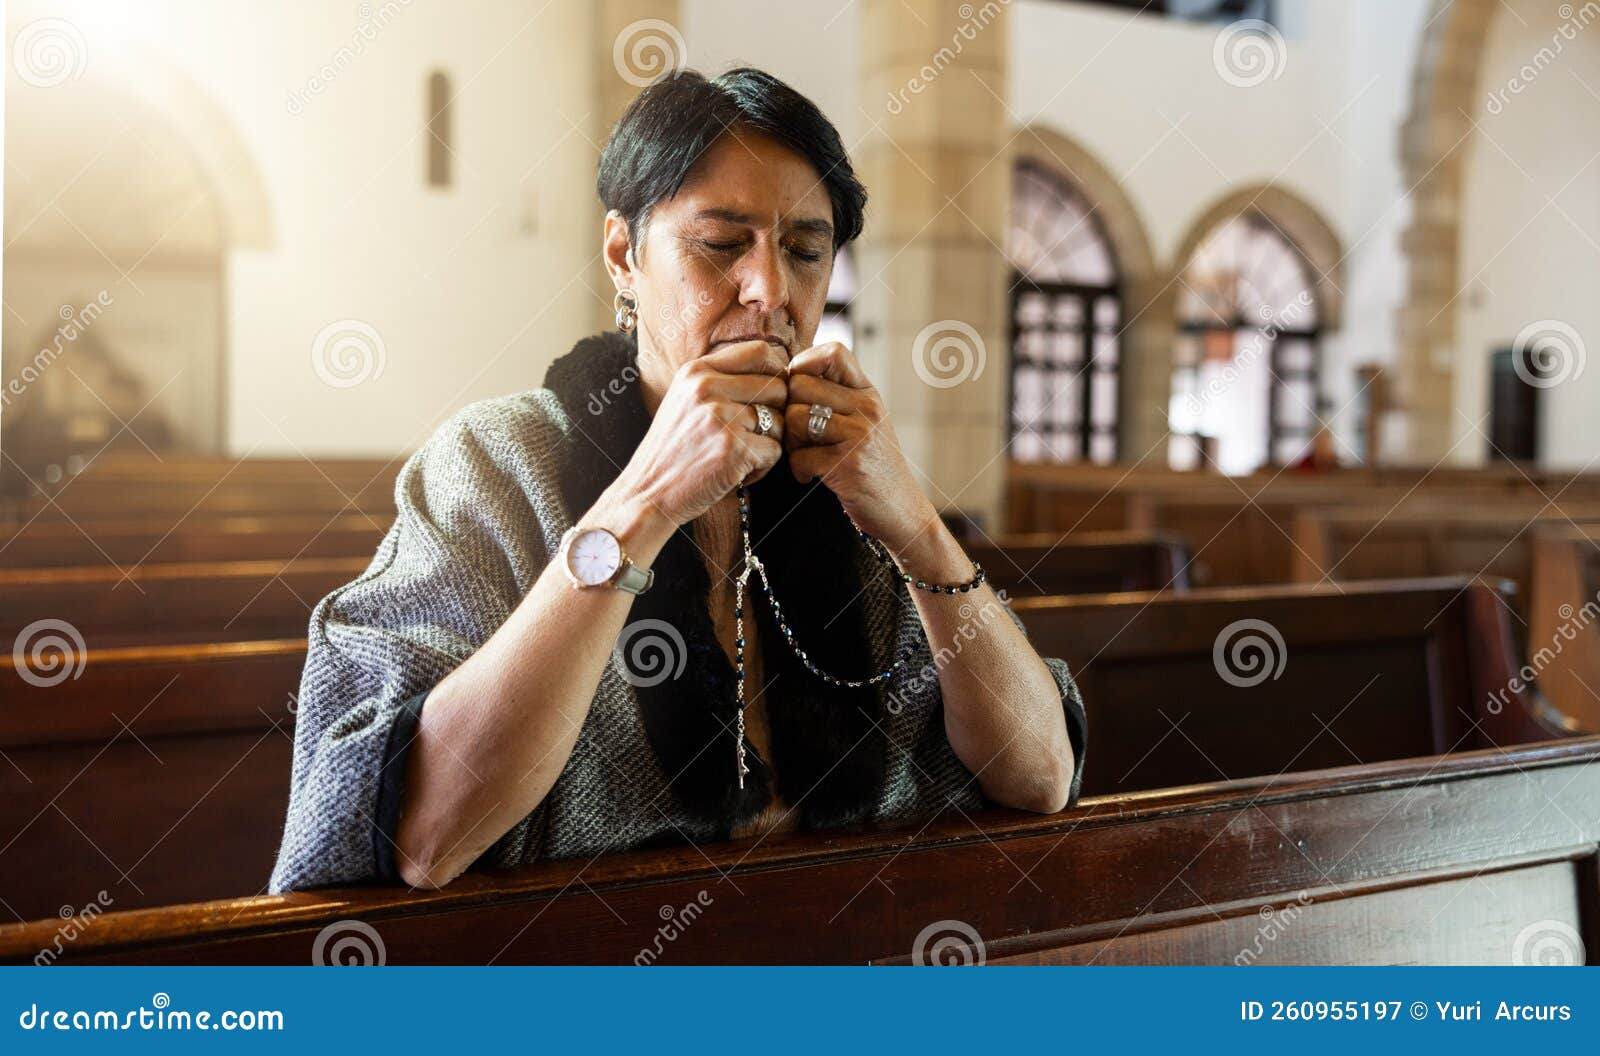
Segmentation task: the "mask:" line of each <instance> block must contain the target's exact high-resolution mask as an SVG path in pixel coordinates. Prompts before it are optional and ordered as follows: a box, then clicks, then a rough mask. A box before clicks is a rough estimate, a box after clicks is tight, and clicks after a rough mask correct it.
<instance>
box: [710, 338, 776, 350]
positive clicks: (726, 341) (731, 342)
mask: <svg viewBox="0 0 1600 1056" xmlns="http://www.w3.org/2000/svg"><path fill="white" fill-rule="evenodd" d="M741 341H765V342H766V343H767V344H769V345H775V346H777V347H778V348H781V349H783V350H784V351H785V352H787V351H789V342H787V341H785V340H784V339H783V338H781V337H778V336H776V335H763V334H741V335H740V336H738V337H725V338H723V339H722V340H721V341H713V342H712V343H711V347H712V348H716V347H717V346H718V345H737V344H738V343H739V342H741Z"/></svg>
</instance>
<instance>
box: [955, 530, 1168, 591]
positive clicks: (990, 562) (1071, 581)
mask: <svg viewBox="0 0 1600 1056" xmlns="http://www.w3.org/2000/svg"><path fill="white" fill-rule="evenodd" d="M965 546H966V550H967V553H968V555H969V556H970V557H971V558H972V559H973V560H974V561H977V562H978V563H979V564H981V565H983V568H984V571H985V572H986V574H987V576H988V579H989V582H990V584H991V585H992V586H993V587H994V588H995V589H996V590H1002V589H1003V590H1005V592H1006V597H1008V598H1024V597H1043V596H1053V595H1065V594H1111V593H1117V592H1120V591H1135V590H1140V591H1143V590H1187V589H1188V587H1189V575H1188V565H1189V551H1188V548H1187V547H1185V546H1184V545H1183V544H1182V543H1180V542H1178V541H1177V540H1176V539H1172V538H1169V537H1166V536H1161V535H1156V534H1153V533H1148V532H1079V533H1076V534H1074V535H1071V536H1065V537H1064V536H1059V535H1050V534H1047V533H1038V534H1035V535H1008V536H1001V537H1000V538H998V539H995V540H993V541H992V542H976V543H974V542H968V543H966V544H965Z"/></svg>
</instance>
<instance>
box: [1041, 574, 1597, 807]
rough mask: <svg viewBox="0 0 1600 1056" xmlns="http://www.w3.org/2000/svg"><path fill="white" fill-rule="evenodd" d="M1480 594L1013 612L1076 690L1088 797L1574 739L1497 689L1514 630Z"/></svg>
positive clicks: (1422, 585)
mask: <svg viewBox="0 0 1600 1056" xmlns="http://www.w3.org/2000/svg"><path fill="white" fill-rule="evenodd" d="M1494 589H1495V588H1492V587H1490V586H1489V585H1487V584H1483V583H1480V582H1475V581H1473V580H1471V579H1469V578H1466V577H1454V578H1441V579H1432V580H1427V579H1424V580H1397V581H1385V582H1368V583H1360V584H1351V585H1349V586H1347V587H1344V588H1338V587H1304V586H1282V587H1259V588H1251V589H1238V588H1230V589H1220V590H1199V591H1194V592H1192V593H1189V594H1176V595H1163V596H1157V597H1149V598H1145V599H1141V600H1139V601H1129V600H1126V599H1125V598H1120V597H1112V598H1104V597H1080V598H1032V599H1022V600H1020V601H1018V602H1017V603H1016V605H1015V606H1014V608H1015V611H1016V613H1017V614H1018V615H1019V616H1020V617H1021V618H1022V621H1023V623H1024V625H1025V626H1026V627H1027V628H1028V634H1029V637H1030V639H1031V640H1032V641H1033V642H1034V644H1035V647H1036V648H1038V649H1039V650H1040V652H1041V654H1043V655H1047V656H1061V657H1063V658H1064V659H1066V660H1067V661H1068V663H1069V665H1070V666H1071V669H1072V671H1073V674H1074V677H1075V678H1076V679H1077V681H1078V685H1079V688H1080V690H1081V691H1082V693H1083V698H1084V702H1085V707H1086V709H1087V711H1088V716H1089V728H1090V730H1091V731H1092V734H1091V735H1092V737H1093V748H1092V750H1091V752H1090V753H1089V759H1088V763H1087V767H1086V769H1085V771H1084V792H1085V794H1091V793H1092V794H1100V793H1112V792H1116V793H1125V792H1136V791H1143V790H1146V789H1153V788H1162V787H1168V786H1173V785H1186V784H1197V783H1205V782H1211V781H1219V780H1228V779H1233V778H1243V777H1256V776H1261V775H1268V774H1274V773H1279V772H1281V771H1288V770H1303V769H1320V768H1326V767H1335V766H1344V765H1347V764H1351V763H1358V762H1371V761H1374V760H1378V759H1394V758H1400V757H1405V756H1422V755H1437V754H1442V753H1445V752H1452V751H1463V750H1469V749H1475V748H1492V747H1494V746H1496V745H1500V746H1505V745H1512V744H1524V743H1529V742H1533V741H1540V740H1546V739H1550V738H1557V737H1566V736H1572V735H1574V734H1576V733H1579V732H1582V727H1581V726H1580V725H1579V724H1578V723H1577V722H1575V721H1574V720H1572V719H1571V718H1569V717H1567V716H1563V715H1560V714H1559V713H1557V712H1555V711H1554V710H1553V709H1551V708H1550V707H1549V705H1548V704H1547V703H1545V702H1544V701H1543V700H1542V699H1540V698H1539V697H1538V696H1537V695H1536V694H1532V693H1526V692H1524V693H1519V692H1516V691H1515V690H1513V689H1511V688H1509V687H1510V682H1511V677H1512V673H1513V672H1514V671H1515V670H1516V668H1517V666H1518V661H1517V659H1516V657H1517V655H1518V653H1517V651H1516V636H1515V634H1514V633H1513V630H1512V627H1511V624H1510V616H1509V613H1508V611H1507V608H1506V606H1505V605H1504V604H1502V603H1501V600H1497V599H1496V598H1495V596H1494ZM1500 589H1501V590H1502V591H1506V592H1509V589H1510V587H1509V584H1502V585H1501V587H1500ZM1591 732H1600V731H1591Z"/></svg>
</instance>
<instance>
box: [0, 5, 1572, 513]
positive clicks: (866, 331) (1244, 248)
mask: <svg viewBox="0 0 1600 1056" xmlns="http://www.w3.org/2000/svg"><path fill="white" fill-rule="evenodd" d="M1597 15H1600V7H1597V6H1596V5H1594V4H1586V5H1583V6H1581V7H1576V6H1574V5H1568V4H1560V5H1558V4H1554V3H1548V2H1545V0H1485V2H1476V0H1457V2H1436V0H1356V2H1310V0H1274V2H1245V0H1182V2H1179V0H1154V2H1149V3H1085V2H1065V0H1011V2H1004V3H1003V2H999V0H990V2H988V3H985V4H981V5H980V4H973V3H944V2H940V0H851V2H843V0H825V2H821V3H806V4H778V3H753V2H736V0H678V2H645V0H606V2H600V3H580V2H576V0H549V2H534V0H527V2H521V0H468V2H463V3H455V4H448V5H447V4H441V3H433V2H428V0H409V2H407V0H386V2H382V3H378V2H361V3H356V2H351V3H344V2H325V0H315V2H313V0H285V2H281V3H275V4H272V5H260V4H248V3H233V2H226V3H207V2H200V0H147V2H141V3H137V4H130V3H118V2H111V0H103V2H101V0H79V2H73V0H50V2H43V0H39V2H29V0H20V2H14V3H11V4H10V5H8V9H7V36H8V40H9V42H10V49H9V51H8V55H9V58H10V61H9V62H8V64H7V71H6V96H5V125H6V131H5V219H4V223H5V228H4V237H5V255H4V301H5V305H4V370H3V376H4V382H5V384H6V390H5V403H4V407H3V415H4V417H3V425H4V432H3V439H0V443H3V444H4V449H5V451H6V456H5V464H6V466H7V470H8V473H7V476H8V477H9V478H10V479H11V480H12V490H13V493H15V492H16V490H17V488H18V487H23V488H24V489H25V488H26V482H25V481H24V482H23V483H22V484H20V485H19V484H18V481H17V478H19V477H26V478H28V479H30V480H36V481H37V482H38V483H39V484H48V483H50V482H52V481H55V480H57V479H59V478H60V477H61V476H62V475H64V474H70V473H71V472H72V471H73V470H74V469H78V468H81V467H82V466H83V465H84V464H85V463H87V461H88V460H90V459H92V458H93V457H94V456H95V455H96V454H97V453H98V452H100V451H102V450H108V449H117V450H121V449H126V450H129V451H136V452H148V453H158V454H159V453H161V452H165V451H173V452H187V453H194V454H208V455H223V456H229V457H235V458H242V457H261V456H277V457H301V456H316V457H324V456H394V455H402V454H404V453H406V452H408V451H409V450H411V449H414V448H415V447H416V446H417V445H418V444H419V443H420V442H421V440H422V439H423V438H424V437H425V436H426V435H427V434H428V433H429V432H430V431H431V429H432V428H433V427H434V426H436V425H437V424H438V423H439V422H440V421H441V420H442V419H443V418H444V417H445V416H447V415H449V414H450V413H451V412H452V411H454V410H456V409H457V408H459V407H460V406H462V405H463V404H465V403H467V402H470V401H471V400H473V399H477V398H480V397H485V396H490V395H495V394H500V393H505V392H510V391H516V390H520V389H524V388H529V387H533V386H536V385H538V384H539V383H540V381H541V379H542V376H543V370H544V368H545V366H546V364H548V363H549V362H550V360H551V359H552V358H553V357H555V356H556V355H558V354H559V353H561V352H563V351H565V350H566V349H567V348H569V347H570V346H571V344H572V342H573V341H574V340H575V339H576V338H577V337H579V336H580V335H582V334H585V333H589V332H593V331H595V330H597V329H600V328H602V327H603V326H607V325H609V323H608V319H609V315H610V308H609V305H610V299H611V288H610V284H609V282H608V281H607V280H606V279H605V276H604V273H603V271H602V270H601V268H600V266H599V263H598V246H599V234H600V218H601V211H600V209H599V206H598V203H597V201H596V198H595V194H594V190H593V177H594V168H595V162H596V158H597V155H598V152H599V149H600V146H601V144H602V143H603V142H604V139H605V137H606V135H607V133H608V129H609V125H610V122H611V121H612V120H613V119H614V118H615V116H616V115H617V114H618V113H619V112H620V109H621V108H622V107H623V106H624V105H625V104H626V102H627V101H628V100H629V99H630V98H631V96H632V95H633V94H634V93H635V92H636V91H637V90H638V88H639V86H641V85H642V84H645V83H648V81H649V80H650V79H651V78H652V77H653V76H656V75H658V74H659V73H660V72H661V71H662V70H663V69H666V68H670V67H676V66H684V65H688V66H692V67H694V68H698V69H701V70H703V71H706V72H711V73H714V72H717V71H720V70H722V69H725V68H727V67H729V66H730V65H733V64H741V63H748V64H753V65H757V66H761V67H763V68H766V69H768V70H770V71H772V72H773V73H775V74H777V75H778V76H780V77H782V78H784V79H786V80H788V81H789V82H791V83H792V84H794V85H795V86H796V87H798V88H799V89H800V90H801V91H803V92H805V93H807V94H809V95H810V96H811V97H812V98H813V99H815V100H816V101H817V102H818V103H819V104H820V105H821V106H822V108H823V109H824V111H825V112H826V113H827V114H828V115H829V116H830V117H831V118H832V119H833V121H834V122H835V123H836V124H837V125H838V127H839V128H840V130H841V132H842V134H843V136H844V139H845V141H846V143H847V145H848V146H849V147H850V148H851V151H852V155H853V158H854V160H855V162H856V164H857V165H858V167H859V170H860V173H861V175H862V177H863V179H864V181H865V183H866V184H867V187H868V189H869V191H870V193H871V195H872V201H871V206H870V210H869V215H868V225H867V230H866V235H865V237H864V238H862V239H861V241H860V242H859V243H858V244H856V245H855V246H853V247H851V248H850V249H849V250H848V251H847V254H846V257H845V259H841V260H840V261H839V263H838V266H837V269H836V278H835V283H834V290H833V298H832V299H833V300H834V301H835V302H836V310H835V312H834V313H833V315H832V318H831V320H830V326H831V327H832V329H831V330H830V332H831V333H848V334H850V335H851V339H852V341H853V343H854V345H855V347H856V349H857V351H858V353H859V354H860V355H861V356H862V357H863V358H864V360H866V362H867V364H868V367H869V369H870V370H871V371H872V372H873V374H874V376H875V377H876V378H877V380H878V383H879V385H880V387H881V388H883V389H884V390H885V391H886V392H888V393H889V394H890V398H891V400H892V406H893V410H894V411H895V415H896V417H895V420H896V423H897V426H898V427H899V428H900V430H901V433H902V438H903V439H904V440H905V441H906V443H907V446H908V450H910V451H912V452H913V454H914V457H918V460H919V463H920V464H921V465H922V468H923V469H924V471H925V472H926V473H927V474H928V476H929V486H930V489H937V490H940V491H943V492H944V495H943V496H942V497H943V498H944V499H945V500H946V503H947V505H950V506H953V507H958V508H961V509H964V510H968V511H970V512H972V513H973V514H975V515H982V516H986V517H987V519H989V520H990V521H991V522H995V521H997V520H998V519H999V502H1000V497H1001V494H1002V487H1003V485H1002V483H1001V482H1002V480H1003V477H1004V469H1005V462H1006V461H1007V460H1016V461H1020V462H1030V463H1031V462H1093V463H1111V462H1125V463H1133V462H1139V463H1144V464H1159V465H1169V466H1171V467H1173V468H1178V469H1183V468H1190V467H1195V466H1200V465H1209V466H1212V467H1214V468H1217V469H1220V470H1221V471H1222V472H1224V473H1228V474H1246V473H1250V472H1252V471H1255V470H1257V469H1259V468H1261V467H1263V466H1274V465H1278V466H1281V465H1284V464H1289V463H1293V462H1295V461H1296V460H1297V459H1301V458H1303V457H1305V456H1306V455H1307V453H1308V452H1309V451H1312V450H1314V449H1315V448H1316V446H1317V445H1316V444H1315V443H1314V440H1315V437H1316V434H1317V433H1318V431H1319V430H1320V429H1322V428H1324V427H1325V428H1326V429H1327V431H1328V432H1329V436H1328V438H1327V439H1326V440H1325V442H1324V446H1325V447H1326V448H1328V449H1329V453H1330V455H1332V456H1336V457H1337V459H1338V460H1339V461H1340V462H1341V463H1344V464H1369V465H1370V464H1383V463H1391V464H1420V465H1425V466H1426V465H1433V464H1436V463H1443V464H1448V465H1452V466H1474V465H1481V464H1483V463H1485V462H1487V461H1491V460H1496V459H1507V458H1509V459H1515V460H1519V461H1522V462H1525V463H1530V464H1534V465H1539V466H1544V467H1564V468H1572V469H1578V468H1583V467H1585V466H1587V465H1588V463H1589V461H1590V459H1591V458H1592V456H1593V453H1594V452H1595V450H1596V448H1597V440H1600V435H1597V431H1600V422H1597V421H1596V419H1595V417H1594V416H1593V415H1591V414H1586V413H1585V408H1589V407H1593V406H1595V405H1596V403H1597V401H1600V372H1585V371H1584V370H1583V367H1584V360H1585V347H1584V339H1585V335H1587V334H1588V333H1590V332H1591V331H1592V330H1593V328H1594V325H1595V324H1596V322H1597V321H1600V320H1597V319H1596V317H1595V313H1596V312H1600V306H1597V304H1596V301H1595V298H1594V297H1593V296H1592V295H1591V293H1590V290H1589V286H1590V285H1591V283H1590V281H1589V279H1590V276H1591V274H1592V267H1593V265H1594V263H1595V262H1596V259H1597V255H1600V243H1597V242H1596V237H1595V233H1596V231H1597V230H1600V216H1597V209H1600V202H1597V200H1596V197H1595V195H1594V193H1593V186H1594V180H1595V170H1594V169H1593V168H1592V163H1593V161H1594V158H1595V153H1596V151H1597V150H1600V96H1597V88H1596V82H1597V81H1600V78H1597V77H1595V76H1594V75H1593V70H1594V69H1596V68H1597V67H1596V64H1595V61H1594V60H1595V58H1596V54H1597V52H1600V36H1596V35H1594V34H1590V33H1588V32H1587V27H1588V26H1589V25H1590V23H1591V22H1592V21H1593V19H1594V18H1595V17H1596V16H1597ZM933 324H939V325H938V326H937V327H935V332H931V333H925V331H926V330H927V328H928V327H930V325H933ZM919 337H920V338H921V340H920V342H919ZM1514 346H1516V350H1515V351H1514ZM1518 353H1522V354H1523V357H1524V358H1525V359H1526V360H1527V361H1528V365H1526V366H1524V364H1523V363H1522V361H1521V360H1520V359H1517V358H1516V357H1517V354H1518ZM57 363H59V364H60V369H56V366H55V365H56V364H57ZM1524 375H1525V376H1526V377H1524ZM930 381H931V383H930ZM1497 428H1498V429H1499V430H1500V431H1499V432H1496V431H1495V430H1496V429H1497ZM936 434H937V435H941V436H945V437H947V438H950V439H956V440H959V441H960V442H958V443H951V444H948V445H947V446H942V447H937V448H936V446H935V435H936ZM936 455H937V456H938V457H937V458H935V456H936ZM919 456H920V457H919Z"/></svg>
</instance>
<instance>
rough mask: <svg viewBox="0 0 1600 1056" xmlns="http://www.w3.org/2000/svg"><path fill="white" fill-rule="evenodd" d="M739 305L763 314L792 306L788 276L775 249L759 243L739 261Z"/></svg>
mask: <svg viewBox="0 0 1600 1056" xmlns="http://www.w3.org/2000/svg"><path fill="white" fill-rule="evenodd" d="M739 303H740V304H743V305H748V306H749V307H752V308H756V309H759V310H760V311H763V312H775V311H777V310H778V309H780V308H785V307H788V304H789V276H788V273H787V272H786V271H785V269H784V267H783V262H782V260H781V259H780V258H779V254H778V251H777V250H776V248H774V247H772V246H769V245H768V244H766V243H760V244H758V245H757V246H756V247H755V248H754V249H752V250H751V251H750V252H749V253H747V254H745V258H744V260H742V261H741V262H740V274H739Z"/></svg>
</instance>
